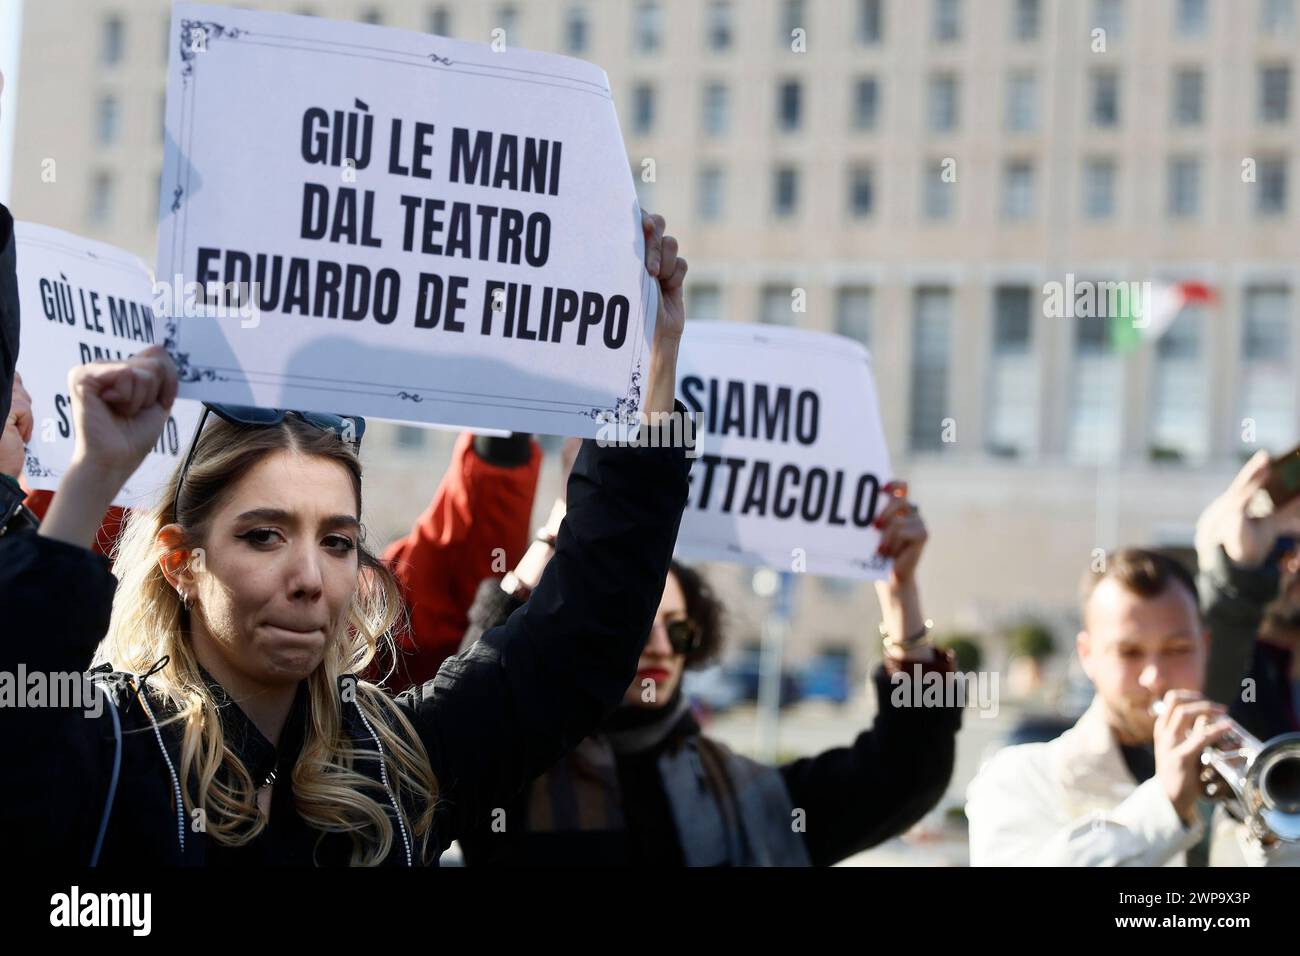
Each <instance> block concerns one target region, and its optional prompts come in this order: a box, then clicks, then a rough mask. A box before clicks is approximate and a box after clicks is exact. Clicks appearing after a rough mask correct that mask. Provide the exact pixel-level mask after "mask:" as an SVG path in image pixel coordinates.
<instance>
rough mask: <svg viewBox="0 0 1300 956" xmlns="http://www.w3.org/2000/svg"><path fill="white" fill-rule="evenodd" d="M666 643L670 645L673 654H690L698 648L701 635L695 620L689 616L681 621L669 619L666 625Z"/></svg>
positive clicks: (701, 638)
mask: <svg viewBox="0 0 1300 956" xmlns="http://www.w3.org/2000/svg"><path fill="white" fill-rule="evenodd" d="M666 627H667V630H668V643H669V644H671V645H672V648H673V653H674V654H690V653H692V652H694V651H697V650H699V649H700V643H701V641H702V640H703V635H701V634H700V629H699V628H698V627H696V626H695V622H694V621H692V620H691V619H690V618H687V619H685V620H682V621H671V622H669V623H668V624H667V625H666Z"/></svg>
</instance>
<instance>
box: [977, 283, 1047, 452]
mask: <svg viewBox="0 0 1300 956" xmlns="http://www.w3.org/2000/svg"><path fill="white" fill-rule="evenodd" d="M1033 313H1034V294H1033V291H1032V290H1031V289H1030V288H1029V287H1028V286H999V287H998V288H997V289H995V290H994V293H993V349H992V356H991V361H990V364H989V375H990V381H989V416H988V432H987V434H986V436H985V444H986V446H987V447H988V450H989V451H990V452H991V453H993V454H995V455H1001V456H1004V457H1018V456H1020V455H1023V454H1026V453H1028V452H1032V451H1033V450H1034V449H1035V448H1036V447H1037V444H1038V441H1037V430H1038V404H1039V403H1038V367H1037V363H1036V361H1035V359H1034V354H1033V349H1032V344H1031V343H1032V337H1033Z"/></svg>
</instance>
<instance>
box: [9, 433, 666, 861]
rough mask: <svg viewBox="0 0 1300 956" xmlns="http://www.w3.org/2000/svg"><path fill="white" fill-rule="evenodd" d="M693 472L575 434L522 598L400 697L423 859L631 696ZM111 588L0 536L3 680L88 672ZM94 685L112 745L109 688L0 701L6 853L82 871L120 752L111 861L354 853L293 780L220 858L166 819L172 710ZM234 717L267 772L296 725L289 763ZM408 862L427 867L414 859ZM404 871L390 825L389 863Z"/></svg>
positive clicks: (49, 544) (362, 731)
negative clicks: (6, 782)
mask: <svg viewBox="0 0 1300 956" xmlns="http://www.w3.org/2000/svg"><path fill="white" fill-rule="evenodd" d="M665 444H667V443H665ZM689 468H690V462H689V460H688V459H687V458H686V456H685V454H684V451H683V449H682V448H671V447H662V448H659V447H609V448H601V447H599V446H598V445H597V444H596V443H595V442H591V441H587V442H584V443H583V446H582V451H581V453H580V454H579V455H578V459H577V461H576V462H575V464H574V467H573V472H572V475H571V477H570V479H569V490H568V500H569V509H568V515H567V517H566V518H565V520H564V523H563V525H562V526H561V528H560V533H559V535H558V537H557V539H556V545H555V547H556V553H555V556H554V558H553V559H552V560H551V562H550V564H549V565H548V566H547V568H546V572H545V574H544V575H543V576H542V579H541V581H540V582H539V583H538V586H537V589H536V590H535V591H534V592H533V595H532V600H530V601H529V603H528V606H527V607H526V608H524V609H522V610H521V611H519V612H518V613H516V614H513V615H511V616H510V619H509V620H508V621H506V622H505V623H504V624H503V625H502V626H501V627H498V628H494V629H493V630H492V631H490V632H489V633H487V634H485V635H484V636H483V638H482V640H480V641H478V642H477V643H476V644H475V645H474V646H473V647H472V648H470V649H469V650H468V651H466V652H464V653H462V654H459V655H457V656H455V657H452V658H449V659H448V660H447V661H446V662H445V663H444V664H443V666H442V668H441V669H440V670H439V672H438V674H437V676H436V677H435V678H434V679H433V680H431V681H429V682H428V683H426V684H424V685H423V686H422V687H419V688H412V689H411V690H409V691H407V692H406V693H404V694H402V695H401V696H400V697H398V698H397V703H398V705H399V706H400V707H401V708H402V710H403V711H404V713H405V716H406V717H407V718H408V719H409V720H410V721H411V723H412V724H413V725H414V727H415V728H416V731H417V733H418V735H419V737H420V742H421V743H422V744H423V746H424V749H425V751H426V753H427V754H428V757H429V761H430V763H431V765H432V768H433V771H434V774H435V776H436V777H437V781H438V788H439V791H438V800H437V804H436V807H437V809H436V812H435V819H434V832H433V834H432V836H431V838H430V842H429V846H430V849H431V854H430V855H431V856H432V857H433V858H434V862H436V856H437V854H439V853H441V851H442V850H443V849H445V848H446V846H447V845H448V844H449V843H450V842H451V841H452V840H453V839H455V838H456V837H457V836H459V835H460V834H461V833H462V832H463V831H464V829H465V824H466V820H467V819H468V818H470V817H471V816H476V815H477V814H478V813H479V812H481V808H488V807H495V806H501V805H503V804H504V803H505V802H506V801H508V800H509V799H510V798H511V797H512V796H513V795H514V794H515V793H517V792H518V791H519V790H520V789H521V788H522V787H523V786H524V784H525V783H526V782H527V781H528V780H530V779H532V778H533V777H536V776H537V775H538V774H540V773H542V772H543V771H544V770H545V769H546V768H547V767H549V766H550V765H551V764H553V763H554V762H555V761H556V760H557V759H558V758H559V757H560V756H561V755H562V754H563V753H564V752H565V751H566V750H567V749H569V748H571V747H573V746H575V745H576V744H577V743H578V742H580V741H581V740H582V739H583V738H584V737H586V736H587V735H588V734H589V733H591V731H592V730H593V729H594V728H595V727H596V726H598V724H599V723H600V720H601V719H602V718H603V717H604V716H605V715H606V714H608V713H609V712H611V711H612V710H613V709H614V707H615V706H616V705H617V703H618V702H619V700H620V699H621V698H622V696H623V691H624V690H625V689H626V687H627V686H628V684H629V683H630V682H631V681H632V678H633V676H634V675H635V672H636V663H637V659H638V658H639V656H640V653H641V648H642V647H643V646H644V644H645V641H646V638H647V636H648V635H649V631H650V625H651V623H652V621H653V620H654V615H655V610H656V608H657V607H658V605H659V598H660V596H661V594H662V593H663V586H664V580H665V578H666V576H667V573H668V563H669V559H670V557H671V554H672V548H673V543H674V542H675V540H676V537H677V527H678V524H679V522H680V519H681V514H682V510H683V508H684V506H685V503H686V496H687V487H688V486H687V473H688V471H689ZM115 586H116V582H115V580H114V578H113V576H112V575H111V573H110V572H109V568H108V564H107V562H106V561H105V559H104V558H102V557H100V556H99V555H96V554H94V553H93V552H91V551H88V550H86V549H84V548H79V547H74V546H71V545H68V544H63V543H61V542H58V541H53V540H50V539H48V538H44V537H41V536H39V535H37V534H34V533H31V532H26V533H23V534H19V535H10V536H7V537H4V538H0V607H3V608H4V614H5V635H4V638H3V640H0V671H9V672H11V673H13V672H16V671H17V670H18V669H19V667H23V668H25V670H26V671H28V672H32V673H35V672H43V673H46V674H50V673H73V674H77V673H80V672H82V671H84V670H85V669H86V668H87V667H88V666H89V664H90V661H91V658H92V655H93V653H94V650H95V647H96V645H97V644H98V643H99V641H100V639H101V637H102V636H103V634H104V632H105V630H106V629H107V626H108V620H109V614H110V610H111V605H112V598H113V592H114V588H115ZM70 595H75V598H73V599H71V600H70V599H69V596H70ZM350 679H351V678H349V677H346V676H345V677H342V678H340V693H341V696H342V699H344V700H345V701H346V700H348V699H349V695H348V694H345V693H343V692H344V687H343V686H342V683H343V681H348V680H350ZM100 680H101V681H102V682H103V683H104V686H105V689H106V690H107V691H108V692H109V695H110V699H111V701H112V702H114V703H115V704H116V712H117V713H118V714H119V715H120V720H121V731H122V733H121V740H122V744H121V747H120V750H119V748H118V747H117V745H116V742H115V734H114V729H113V709H112V708H111V707H110V706H108V705H107V704H106V703H105V702H104V700H103V698H102V697H99V698H95V699H96V700H98V701H99V703H100V704H101V705H102V712H101V713H99V714H97V715H96V714H94V713H93V712H91V711H89V710H88V709H87V708H85V707H48V706H47V707H40V708H32V707H28V708H22V707H0V738H3V739H4V740H5V741H6V746H5V753H4V758H5V762H6V776H7V778H8V779H11V780H14V781H22V784H21V785H14V786H6V787H3V788H0V827H3V828H4V830H5V833H6V849H7V850H8V851H9V852H10V859H13V860H16V861H19V862H24V861H31V860H38V859H39V860H41V861H42V862H58V863H72V864H84V863H85V862H87V861H88V860H89V859H90V856H91V851H92V848H93V847H94V845H95V837H96V834H97V832H98V828H99V824H100V819H101V816H102V811H103V808H104V806H105V802H106V796H107V794H108V791H109V789H110V782H111V780H112V779H113V762H114V759H115V756H116V755H118V754H119V753H120V758H121V768H120V777H119V779H118V783H117V790H116V796H115V798H114V801H113V804H112V814H111V817H110V819H109V823H108V828H107V834H106V836H105V839H104V842H103V852H102V856H101V862H103V863H105V864H115V863H116V864H121V863H131V864H135V865H158V864H175V863H188V864H204V863H211V864H220V863H233V862H240V863H245V862H264V863H277V864H278V863H307V862H310V861H311V860H313V859H315V860H317V861H318V862H321V863H343V862H346V861H347V859H348V857H349V856H350V854H351V847H352V844H351V840H350V838H349V837H348V836H347V835H346V834H329V835H324V836H322V835H321V834H320V833H318V832H316V831H313V830H312V829H310V828H309V827H308V826H307V825H306V823H305V822H304V821H303V820H302V819H301V818H300V817H299V816H298V813H297V811H296V810H295V808H294V807H293V801H292V789H291V783H290V774H289V773H285V772H280V773H279V774H278V775H277V778H276V781H275V784H274V787H275V790H274V797H273V801H272V810H271V817H270V821H269V824H268V826H267V828H266V832H265V833H264V834H263V835H262V836H260V837H259V838H258V840H256V841H254V843H253V844H252V845H250V846H248V847H244V848H240V849H234V850H231V849H229V848H221V849H218V850H216V851H215V852H214V851H213V850H212V847H211V846H210V843H209V841H208V840H206V839H203V838H202V836H203V835H202V834H200V833H195V832H192V831H191V829H190V826H189V823H190V821H189V820H188V819H187V818H186V816H185V815H184V814H178V813H177V809H178V808H177V806H176V800H175V797H174V794H175V793H176V790H177V785H178V781H176V780H175V779H174V774H175V773H179V768H180V765H181V760H180V750H179V742H180V734H181V726H180V722H171V723H167V722H166V718H167V717H169V716H171V714H170V712H169V710H168V707H167V705H166V703H165V702H164V701H163V700H162V699H161V698H160V697H159V696H157V695H152V694H150V695H147V703H148V707H149V709H150V710H151V711H152V714H153V716H152V718H151V716H150V714H149V713H148V712H146V708H145V706H144V704H143V703H142V702H141V697H140V696H139V695H137V694H136V693H135V692H134V690H133V689H132V684H131V680H130V678H128V677H127V676H126V675H123V674H113V675H109V676H101V677H100ZM146 686H147V681H146ZM351 696H354V697H356V696H361V694H360V692H359V691H357V692H356V693H355V694H353V695H351ZM236 711H238V708H237V707H233V706H232V707H231V713H229V714H227V715H225V717H223V730H224V731H226V732H229V733H231V734H232V738H231V741H230V745H231V746H236V747H242V748H243V749H244V753H245V755H246V756H247V757H248V758H249V759H250V762H251V763H252V764H254V765H255V766H257V767H258V768H259V769H261V768H262V767H264V766H265V765H266V762H267V760H268V759H273V760H283V759H284V758H285V756H286V755H287V754H288V753H289V751H290V750H291V749H292V748H293V747H294V746H295V744H294V742H293V739H292V738H293V736H294V733H295V731H294V730H293V728H294V726H295V722H294V721H293V720H291V721H290V725H289V727H286V732H288V736H287V737H286V738H285V740H284V741H282V746H281V750H282V751H284V753H282V754H277V755H274V756H272V755H271V754H270V753H269V752H267V750H266V747H269V744H266V742H265V741H264V740H263V741H261V742H260V743H259V740H258V738H259V737H260V734H255V729H253V730H254V732H253V733H247V731H248V730H249V728H250V727H251V725H248V726H244V724H241V722H240V718H241V717H242V714H238V713H235V712H236ZM227 717H228V718H229V720H227V719H226V718H227ZM303 717H304V715H303V714H301V713H299V714H298V719H302V718H303ZM369 719H370V720H371V721H373V720H374V719H375V718H374V716H373V715H370V717H369ZM245 723H246V719H245ZM343 723H344V732H345V733H346V734H348V735H349V736H350V737H351V738H352V740H353V741H354V747H355V748H356V749H357V751H358V752H359V753H361V754H362V756H361V757H360V758H359V759H358V760H357V761H356V768H357V769H358V770H359V771H361V772H363V773H365V774H367V775H368V776H369V777H371V778H372V779H373V780H375V781H376V782H377V783H378V781H379V780H380V765H379V762H378V760H377V759H376V758H375V757H374V756H367V755H373V754H374V753H375V751H376V749H377V744H376V740H375V737H374V736H373V735H372V734H371V733H370V731H369V728H368V727H367V726H366V725H365V720H364V719H363V713H362V712H361V711H360V710H359V709H358V708H357V706H356V705H355V704H354V703H345V704H344V708H343ZM241 735H242V736H241ZM160 738H161V740H162V741H164V742H165V745H166V747H165V751H164V750H163V749H161V748H160V744H159V739H160ZM262 744H266V746H265V747H264V746H262ZM164 754H165V756H166V759H164ZM289 765H291V764H289ZM383 792H384V791H383V790H380V791H379V793H380V794H382V793H383ZM378 799H380V801H381V803H382V800H383V798H382V796H381V797H379V798H378ZM403 809H404V811H405V813H404V816H405V820H406V821H407V822H408V823H409V821H412V820H414V819H416V818H417V817H418V816H419V812H420V811H421V810H422V809H423V808H421V807H418V806H413V805H410V801H409V800H407V799H405V798H404V799H403ZM392 816H393V813H392V811H391V810H390V817H392ZM412 853H413V855H414V856H415V862H417V863H418V862H420V860H419V854H418V850H417V848H415V847H412ZM406 861H407V860H406V849H405V846H404V842H403V840H402V838H401V833H400V832H399V827H398V826H397V824H396V823H395V825H394V847H393V849H392V851H391V852H390V854H389V855H388V857H387V859H386V860H385V862H386V863H388V864H396V865H400V864H404V863H406Z"/></svg>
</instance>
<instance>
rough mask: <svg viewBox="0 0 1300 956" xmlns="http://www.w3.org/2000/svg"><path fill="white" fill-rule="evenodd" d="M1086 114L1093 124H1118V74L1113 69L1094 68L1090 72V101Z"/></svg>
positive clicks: (1108, 125) (1102, 125)
mask: <svg viewBox="0 0 1300 956" xmlns="http://www.w3.org/2000/svg"><path fill="white" fill-rule="evenodd" d="M1088 115H1089V116H1090V117H1091V118H1092V125H1093V126H1100V127H1112V126H1118V125H1119V74H1118V73H1116V72H1115V71H1114V70H1096V71H1094V72H1093V74H1092V102H1091V104H1090V106H1089V111H1088Z"/></svg>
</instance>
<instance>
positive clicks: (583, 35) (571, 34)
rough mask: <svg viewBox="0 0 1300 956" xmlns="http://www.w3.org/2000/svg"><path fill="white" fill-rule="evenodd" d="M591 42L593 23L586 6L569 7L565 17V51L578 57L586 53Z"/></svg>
mask: <svg viewBox="0 0 1300 956" xmlns="http://www.w3.org/2000/svg"><path fill="white" fill-rule="evenodd" d="M590 42H591V21H590V17H589V15H588V13H587V8H586V7H585V6H572V7H569V10H568V12H567V13H566V14H565V16H564V49H565V51H566V52H567V53H570V54H573V55H575V56H576V55H577V54H579V53H585V52H586V51H587V46H588V45H589V43H590Z"/></svg>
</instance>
